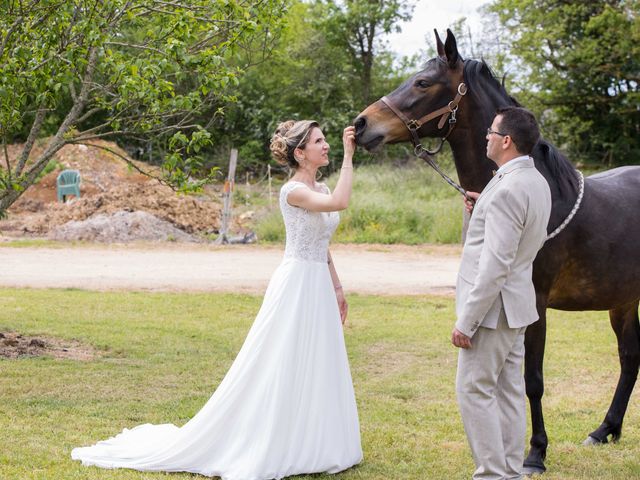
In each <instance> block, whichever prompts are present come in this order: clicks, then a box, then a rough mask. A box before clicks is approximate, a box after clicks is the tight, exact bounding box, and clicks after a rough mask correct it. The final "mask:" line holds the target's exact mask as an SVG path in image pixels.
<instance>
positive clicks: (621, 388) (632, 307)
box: [584, 301, 640, 445]
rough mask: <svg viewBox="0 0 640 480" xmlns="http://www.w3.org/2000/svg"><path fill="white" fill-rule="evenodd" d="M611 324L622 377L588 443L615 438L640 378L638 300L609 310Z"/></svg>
mask: <svg viewBox="0 0 640 480" xmlns="http://www.w3.org/2000/svg"><path fill="white" fill-rule="evenodd" d="M609 318H610V319H611V326H612V327H613V331H614V332H615V333H616V337H617V339H618V355H619V356H620V379H619V380H618V386H617V387H616V393H615V394H614V395H613V401H612V402H611V406H610V407H609V411H608V412H607V415H606V416H605V417H604V422H602V424H601V425H600V426H599V427H598V428H597V429H596V430H595V431H593V432H591V433H590V434H589V436H588V437H587V439H586V440H585V441H584V444H585V445H592V444H601V443H607V437H608V436H609V435H611V440H612V441H614V442H615V441H616V440H618V439H619V438H620V433H621V432H622V421H623V420H624V414H625V413H626V411H627V405H628V404H629V397H630V396H631V392H632V391H633V386H634V385H635V383H636V378H638V366H639V365H640V324H639V323H638V301H635V302H633V303H630V304H627V305H624V306H621V307H618V308H616V309H613V310H609Z"/></svg>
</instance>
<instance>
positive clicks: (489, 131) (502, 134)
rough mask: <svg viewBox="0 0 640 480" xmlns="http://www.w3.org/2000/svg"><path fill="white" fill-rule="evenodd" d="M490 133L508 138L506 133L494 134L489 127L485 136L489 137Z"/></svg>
mask: <svg viewBox="0 0 640 480" xmlns="http://www.w3.org/2000/svg"><path fill="white" fill-rule="evenodd" d="M492 133H495V134H496V135H500V136H501V137H508V136H509V134H508V133H500V132H496V131H495V130H491V127H489V128H487V135H491V134H492Z"/></svg>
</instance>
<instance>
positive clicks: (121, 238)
mask: <svg viewBox="0 0 640 480" xmlns="http://www.w3.org/2000/svg"><path fill="white" fill-rule="evenodd" d="M48 236H49V238H50V239H51V240H66V241H68V240H83V241H87V242H131V241H134V240H148V241H167V240H169V241H176V242H197V241H199V239H198V238H197V237H194V236H193V235H189V234H188V233H185V232H184V231H183V230H180V229H178V228H176V227H174V226H173V225H172V224H171V223H169V222H166V221H164V220H160V219H159V218H157V217H154V216H153V215H151V214H150V213H147V212H142V211H136V212H123V211H120V212H116V213H114V214H111V215H108V214H102V213H101V214H98V215H93V216H91V218H89V219H87V220H84V221H73V220H72V221H70V222H67V223H65V224H64V225H61V226H59V227H56V228H54V229H53V230H51V231H50V232H49V235H48Z"/></svg>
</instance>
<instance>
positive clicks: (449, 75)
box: [355, 29, 464, 150]
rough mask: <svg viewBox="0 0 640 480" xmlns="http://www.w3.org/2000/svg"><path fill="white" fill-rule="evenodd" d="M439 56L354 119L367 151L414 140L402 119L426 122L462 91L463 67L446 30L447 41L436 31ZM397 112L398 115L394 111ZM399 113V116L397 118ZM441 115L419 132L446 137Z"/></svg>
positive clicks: (450, 35) (452, 39) (453, 41)
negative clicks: (427, 118) (387, 144)
mask: <svg viewBox="0 0 640 480" xmlns="http://www.w3.org/2000/svg"><path fill="white" fill-rule="evenodd" d="M435 35H436V44H437V47H438V56H437V57H436V58H432V59H431V60H429V61H428V62H427V64H426V66H425V68H424V70H422V71H420V72H418V73H416V74H415V75H413V76H412V77H410V78H409V79H408V80H407V81H405V82H404V83H403V84H402V85H400V86H399V87H398V88H397V89H395V90H394V91H393V92H391V93H390V94H389V95H387V96H386V99H385V100H382V99H381V100H378V101H377V102H375V103H373V104H371V105H369V106H368V107H367V108H366V109H365V110H364V111H363V112H361V113H360V115H358V117H357V118H356V120H355V127H356V142H357V143H358V145H362V146H363V147H365V148H366V149H367V150H373V149H376V148H378V147H381V146H382V145H384V144H385V143H396V142H404V141H408V140H410V139H411V136H410V133H409V129H408V128H407V126H406V124H405V122H404V121H403V120H402V119H401V118H400V116H401V115H403V116H404V117H406V119H408V120H419V119H424V118H425V116H427V115H429V114H430V113H433V112H437V111H438V110H439V109H446V107H447V106H448V105H449V104H450V102H451V101H452V100H453V99H454V98H455V97H456V94H457V93H458V92H459V87H460V84H461V83H463V69H464V64H463V61H462V58H461V57H460V54H459V53H458V46H457V44H456V39H455V37H454V36H453V33H451V31H450V30H448V29H447V38H446V40H445V42H444V44H443V43H442V41H441V40H440V37H439V36H438V32H437V31H436V32H435ZM393 109H395V110H396V111H397V112H394V111H393ZM398 113H400V115H398ZM441 120H442V115H437V116H436V117H435V118H433V119H429V120H427V121H424V122H421V123H422V125H421V126H420V127H419V129H418V130H417V133H418V135H419V136H420V137H425V136H428V137H437V136H440V137H442V136H444V135H446V133H447V131H448V128H449V126H448V122H445V121H441Z"/></svg>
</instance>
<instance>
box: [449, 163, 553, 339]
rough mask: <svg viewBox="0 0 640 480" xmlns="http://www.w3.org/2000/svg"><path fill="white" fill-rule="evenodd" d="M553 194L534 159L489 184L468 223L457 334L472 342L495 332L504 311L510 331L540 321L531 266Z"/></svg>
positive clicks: (458, 291) (541, 241)
mask: <svg viewBox="0 0 640 480" xmlns="http://www.w3.org/2000/svg"><path fill="white" fill-rule="evenodd" d="M550 213H551V192H550V191H549V185H548V184H547V181H546V180H545V179H544V177H543V176H542V175H541V174H540V172H538V171H537V170H536V168H535V167H534V164H533V159H531V158H530V157H518V158H515V159H513V160H510V161H509V162H507V163H506V164H504V165H503V167H502V168H501V169H500V171H499V172H498V174H497V175H495V176H494V177H493V178H492V179H491V181H490V182H489V183H488V184H487V186H486V187H485V189H484V190H483V191H482V194H481V195H480V197H479V198H478V200H477V202H476V204H475V207H474V209H473V214H472V216H471V220H470V222H469V229H468V231H467V239H466V241H465V244H464V249H463V252H462V261H461V264H460V271H459V272H458V279H457V283H456V314H457V317H458V320H457V322H456V328H457V329H458V330H460V331H461V332H462V333H464V334H465V335H467V336H469V337H472V336H473V334H474V333H475V332H476V330H477V329H478V327H480V326H483V327H486V328H496V325H497V323H498V315H499V314H500V310H501V309H502V308H504V311H505V314H506V317H507V322H508V324H509V327H510V328H519V327H524V326H527V325H530V324H532V323H533V322H535V321H536V320H538V313H537V311H536V295H535V290H534V287H533V281H532V278H531V277H532V270H533V266H532V264H533V260H534V259H535V257H536V254H537V253H538V250H540V248H541V247H542V245H543V244H544V241H545V239H546V236H547V223H548V222H549V215H550Z"/></svg>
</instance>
